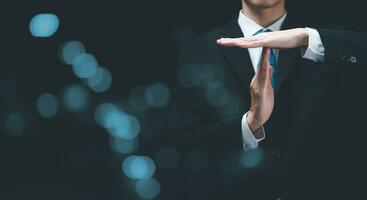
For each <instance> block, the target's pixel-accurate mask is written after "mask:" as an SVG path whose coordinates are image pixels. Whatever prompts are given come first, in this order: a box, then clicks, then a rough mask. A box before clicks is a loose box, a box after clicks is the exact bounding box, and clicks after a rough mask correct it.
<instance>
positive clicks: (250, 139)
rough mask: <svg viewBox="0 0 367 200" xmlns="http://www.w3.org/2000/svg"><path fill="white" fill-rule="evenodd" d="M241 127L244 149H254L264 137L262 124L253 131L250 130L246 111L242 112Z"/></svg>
mask: <svg viewBox="0 0 367 200" xmlns="http://www.w3.org/2000/svg"><path fill="white" fill-rule="evenodd" d="M241 128H242V139H243V149H244V150H245V151H247V150H251V149H256V148H257V147H258V145H259V142H260V141H262V140H264V139H265V130H264V127H263V126H262V127H261V128H259V129H258V130H256V131H255V132H254V133H252V132H251V129H250V127H249V126H248V124H247V113H246V114H244V115H243V117H242V120H241Z"/></svg>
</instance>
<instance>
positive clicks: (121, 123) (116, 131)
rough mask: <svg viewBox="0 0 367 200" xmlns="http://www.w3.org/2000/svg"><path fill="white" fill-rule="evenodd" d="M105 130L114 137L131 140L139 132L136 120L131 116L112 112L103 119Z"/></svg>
mask: <svg viewBox="0 0 367 200" xmlns="http://www.w3.org/2000/svg"><path fill="white" fill-rule="evenodd" d="M105 128H107V130H108V132H109V133H110V134H112V135H113V136H115V137H119V138H124V139H133V138H135V137H136V136H137V135H138V134H139V132H140V123H139V121H138V119H137V118H136V117H134V116H132V115H127V114H125V113H122V112H114V113H110V114H108V115H107V117H106V119H105Z"/></svg>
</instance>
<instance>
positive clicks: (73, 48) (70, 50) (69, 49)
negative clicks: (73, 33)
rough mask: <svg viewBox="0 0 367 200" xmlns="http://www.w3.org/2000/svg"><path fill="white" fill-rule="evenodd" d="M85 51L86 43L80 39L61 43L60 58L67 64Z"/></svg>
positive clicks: (71, 62)
mask: <svg viewBox="0 0 367 200" xmlns="http://www.w3.org/2000/svg"><path fill="white" fill-rule="evenodd" d="M83 53H85V47H84V45H83V44H82V43H81V42H79V41H69V42H66V43H64V44H62V45H61V47H60V50H59V58H60V60H61V62H63V63H65V64H69V65H71V64H73V62H74V59H75V58H76V57H77V56H78V55H79V54H83Z"/></svg>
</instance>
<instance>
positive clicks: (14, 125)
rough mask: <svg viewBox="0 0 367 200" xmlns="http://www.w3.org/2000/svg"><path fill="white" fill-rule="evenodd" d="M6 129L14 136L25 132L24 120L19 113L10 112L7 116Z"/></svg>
mask: <svg viewBox="0 0 367 200" xmlns="http://www.w3.org/2000/svg"><path fill="white" fill-rule="evenodd" d="M4 127H5V131H6V133H7V134H9V135H10V136H12V137H20V136H21V135H22V134H23V133H24V120H23V118H22V116H21V115H20V114H18V113H10V114H9V115H7V116H6V118H5V124H4Z"/></svg>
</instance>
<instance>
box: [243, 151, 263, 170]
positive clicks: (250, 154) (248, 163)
mask: <svg viewBox="0 0 367 200" xmlns="http://www.w3.org/2000/svg"><path fill="white" fill-rule="evenodd" d="M263 157H264V154H263V150H262V149H261V148H260V147H258V148H256V149H254V150H251V151H243V152H242V153H241V155H240V164H241V165H242V166H244V167H246V168H255V167H257V166H259V165H260V164H261V161H262V160H263Z"/></svg>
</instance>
